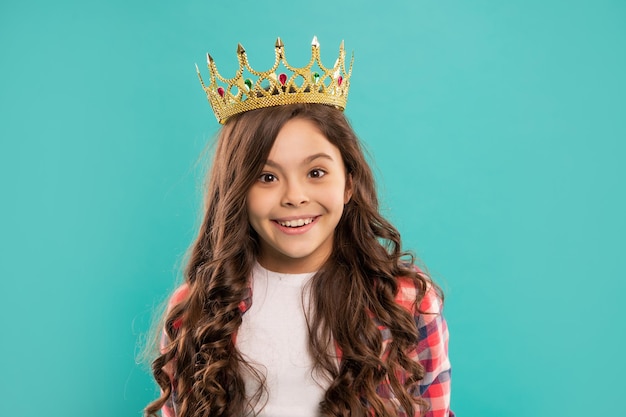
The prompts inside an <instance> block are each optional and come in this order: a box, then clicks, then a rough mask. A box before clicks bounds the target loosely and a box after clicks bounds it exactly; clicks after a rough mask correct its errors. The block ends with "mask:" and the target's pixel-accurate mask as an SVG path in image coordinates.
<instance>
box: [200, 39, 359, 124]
mask: <svg viewBox="0 0 626 417" xmlns="http://www.w3.org/2000/svg"><path fill="white" fill-rule="evenodd" d="M237 59H238V60H239V69H238V70H237V73H236V74H235V76H234V77H233V78H224V77H222V76H221V75H220V73H219V72H218V71H217V67H216V66H215V62H214V61H213V58H212V57H211V55H209V54H207V65H208V68H209V74H210V84H209V85H208V86H206V85H204V81H203V80H202V76H201V75H200V70H199V69H198V66H197V65H196V71H197V72H198V78H199V79H200V83H201V84H202V88H203V89H204V91H205V93H206V95H207V98H208V99H209V103H210V104H211V107H212V108H213V112H214V113H215V117H217V120H218V121H219V122H220V123H222V124H224V123H226V120H227V119H228V118H229V117H230V116H233V115H235V114H239V113H243V112H246V111H250V110H254V109H260V108H265V107H273V106H282V105H285V104H295V103H317V104H327V105H330V106H335V107H337V108H339V109H341V110H343V109H344V108H345V107H346V101H347V99H348V90H349V88H350V75H351V74H352V63H353V62H354V55H352V59H351V60H350V67H349V68H348V71H346V66H345V51H344V49H343V41H342V42H341V45H340V46H339V58H337V61H336V62H335V65H334V66H333V67H332V68H326V67H324V65H323V64H322V62H321V60H320V44H319V42H318V41H317V37H316V36H315V37H313V42H311V60H310V61H309V63H308V64H307V65H306V66H304V67H302V68H294V67H292V66H291V65H289V63H287V60H286V59H285V45H283V42H282V41H281V40H280V38H278V39H276V60H275V61H274V65H273V66H272V67H271V68H270V69H269V70H267V71H265V72H258V71H255V70H254V69H252V67H250V64H248V57H247V56H246V51H245V49H244V48H243V46H241V44H239V45H238V47H237ZM281 64H282V67H283V68H281V69H284V72H282V71H281V72H280V74H278V75H277V74H276V72H277V70H278V69H279V67H280V66H281ZM246 72H247V73H248V74H246Z"/></svg>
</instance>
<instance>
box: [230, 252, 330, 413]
mask: <svg viewBox="0 0 626 417" xmlns="http://www.w3.org/2000/svg"><path fill="white" fill-rule="evenodd" d="M313 275H314V273H307V274H279V273H276V272H272V271H268V270H267V269H265V268H263V267H262V266H261V265H259V264H258V263H257V264H256V265H255V267H254V269H253V272H252V306H251V307H250V308H249V309H248V310H247V311H246V312H245V314H244V315H243V321H242V323H241V327H240V328H239V331H238V333H237V348H238V349H239V351H240V352H241V354H242V355H243V358H244V360H246V362H248V363H249V364H251V365H253V366H254V367H255V369H257V370H258V371H259V373H260V374H261V375H264V376H265V377H266V381H265V387H266V390H267V397H263V398H262V399H261V401H260V402H259V404H258V405H257V407H256V411H258V410H259V408H260V407H261V406H262V405H263V404H264V403H265V400H267V403H265V407H264V408H263V409H262V411H261V412H260V414H258V415H259V417H283V416H284V417H318V416H319V413H318V408H319V407H318V405H319V403H320V401H322V399H323V397H324V392H325V391H326V388H327V386H326V385H327V383H326V382H325V380H323V379H320V378H317V381H316V380H315V379H314V378H313V375H312V367H313V360H312V358H311V355H310V353H309V351H308V330H307V325H306V319H305V315H304V314H305V313H304V307H303V302H304V303H305V304H304V305H307V304H308V300H309V291H308V290H307V289H308V287H307V286H306V284H307V283H308V281H309V280H310V279H311V277H313ZM303 297H304V298H303ZM244 375H245V374H244ZM256 388H258V386H257V385H255V383H254V380H253V379H252V378H251V377H249V376H246V391H247V393H248V396H250V395H251V394H252V393H253V392H254V391H256Z"/></svg>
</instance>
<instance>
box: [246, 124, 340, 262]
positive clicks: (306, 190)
mask: <svg viewBox="0 0 626 417" xmlns="http://www.w3.org/2000/svg"><path fill="white" fill-rule="evenodd" d="M351 195H352V191H351V180H350V179H349V178H348V176H347V175H346V168H345V166H344V163H343V159H342V157H341V153H340V152H339V149H337V147H335V146H334V145H333V144H331V143H330V142H329V141H328V139H327V138H326V137H325V136H324V135H323V134H322V133H321V132H320V130H319V129H318V128H317V126H316V125H315V124H314V123H313V122H311V121H310V120H306V119H298V118H296V119H291V120H290V121H288V122H287V123H286V124H285V125H284V126H283V127H282V129H281V130H280V131H279V132H278V136H277V137H276V141H275V142H274V145H273V146H272V149H271V150H270V153H269V156H268V158H267V161H266V163H265V166H264V168H263V171H262V173H261V175H260V176H259V178H258V179H257V181H256V182H255V183H254V185H253V186H252V187H251V188H250V191H248V195H247V209H248V218H249V221H250V224H251V225H252V228H254V230H255V231H256V232H257V233H258V234H259V237H260V240H261V245H260V254H259V259H258V261H259V263H260V264H261V265H263V266H264V267H265V268H267V269H269V270H271V271H275V272H282V273H302V272H314V271H317V270H318V269H319V268H320V267H321V266H322V264H323V263H324V262H325V261H326V259H327V258H328V256H329V255H330V252H331V250H332V246H333V233H334V230H335V227H336V226H337V223H339V219H340V218H341V215H342V213H343V207H344V204H346V203H347V202H348V200H350V197H351Z"/></svg>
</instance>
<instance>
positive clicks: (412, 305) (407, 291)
mask: <svg viewBox="0 0 626 417" xmlns="http://www.w3.org/2000/svg"><path fill="white" fill-rule="evenodd" d="M416 271H417V273H418V274H420V275H421V276H423V277H425V278H426V290H425V291H424V290H422V289H421V288H418V286H417V285H416V283H415V281H414V280H413V279H411V278H409V277H398V293H397V294H396V302H397V303H398V304H399V305H401V306H403V307H404V308H406V309H407V310H409V311H410V312H411V313H412V314H413V315H416V316H417V315H419V314H434V315H437V314H440V313H441V310H442V306H443V300H442V297H441V294H440V293H439V292H438V291H437V287H436V286H435V285H434V284H433V282H432V281H431V280H430V279H429V278H428V277H426V276H425V274H424V273H423V272H422V271H420V270H419V269H416ZM422 293H423V294H422ZM418 300H419V303H416V302H417V301H418ZM416 307H417V308H416Z"/></svg>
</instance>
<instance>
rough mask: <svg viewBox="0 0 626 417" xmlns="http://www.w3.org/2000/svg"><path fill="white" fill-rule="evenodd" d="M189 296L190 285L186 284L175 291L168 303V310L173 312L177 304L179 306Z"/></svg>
mask: <svg viewBox="0 0 626 417" xmlns="http://www.w3.org/2000/svg"><path fill="white" fill-rule="evenodd" d="M188 295H189V285H188V284H187V283H186V282H185V283H183V284H182V285H181V286H179V287H178V288H176V289H175V290H174V292H173V293H172V295H171V296H170V300H169V302H168V303H167V309H168V310H171V309H172V307H174V306H175V305H176V304H179V303H180V302H181V301H183V300H184V299H185V298H187V296H188Z"/></svg>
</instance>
